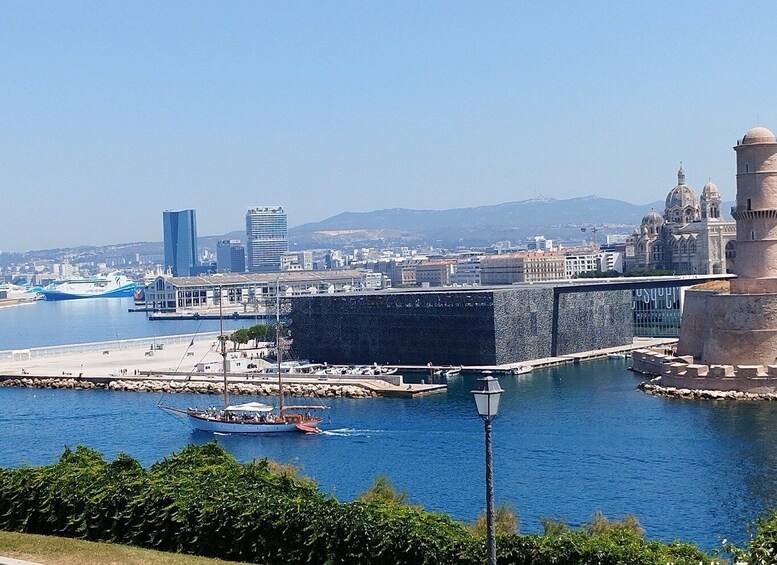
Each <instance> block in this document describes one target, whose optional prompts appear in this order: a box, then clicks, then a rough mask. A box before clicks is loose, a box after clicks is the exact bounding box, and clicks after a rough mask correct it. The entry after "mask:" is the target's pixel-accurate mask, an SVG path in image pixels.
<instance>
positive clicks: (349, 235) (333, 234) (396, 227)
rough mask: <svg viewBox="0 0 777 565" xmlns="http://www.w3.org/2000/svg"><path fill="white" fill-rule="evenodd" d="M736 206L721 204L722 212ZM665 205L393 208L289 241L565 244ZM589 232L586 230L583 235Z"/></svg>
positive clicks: (303, 230)
mask: <svg viewBox="0 0 777 565" xmlns="http://www.w3.org/2000/svg"><path fill="white" fill-rule="evenodd" d="M731 204H732V203H723V209H724V211H727V210H728V209H729V208H730V205H731ZM651 208H653V209H655V210H658V211H663V209H664V202H663V201H657V202H652V203H649V204H631V203H629V202H624V201H622V200H616V199H613V198H599V197H597V196H584V197H580V198H570V199H566V200H557V199H553V198H547V199H532V200H523V201H519V202H507V203H505V204H497V205H493V206H478V207H473V208H455V209H451V210H410V209H406V208H391V209H386V210H376V211H373V212H343V213H342V214H337V215H336V216H332V217H331V218H327V219H325V220H322V221H320V222H314V223H309V224H303V225H301V226H297V227H295V228H292V229H291V230H290V232H289V238H290V240H291V241H292V242H293V243H295V244H296V246H297V247H299V248H304V247H310V248H317V247H339V246H347V245H354V246H362V245H374V244H376V243H382V244H384V245H422V244H430V245H441V246H444V247H457V246H485V245H489V244H491V243H494V242H496V241H502V240H509V241H512V242H523V241H524V240H525V238H527V237H531V236H533V235H536V234H542V235H545V236H546V237H549V238H554V239H558V240H564V241H580V242H582V241H583V240H590V238H591V232H590V228H591V227H593V226H596V227H597V228H599V233H600V234H601V235H600V236H599V240H600V241H602V240H603V239H604V235H606V234H608V233H631V232H632V231H633V230H634V228H635V227H636V226H637V225H639V223H640V222H641V220H642V217H643V216H644V215H645V214H646V213H647V212H648V211H649V210H650V209H651ZM581 228H586V231H585V232H583V231H581Z"/></svg>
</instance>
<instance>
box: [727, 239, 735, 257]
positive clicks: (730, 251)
mask: <svg viewBox="0 0 777 565" xmlns="http://www.w3.org/2000/svg"><path fill="white" fill-rule="evenodd" d="M736 256H737V242H736V241H729V242H728V243H727V244H726V261H732V260H734V259H736Z"/></svg>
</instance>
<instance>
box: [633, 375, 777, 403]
mask: <svg viewBox="0 0 777 565" xmlns="http://www.w3.org/2000/svg"><path fill="white" fill-rule="evenodd" d="M660 383H661V378H658V379H655V381H651V382H647V383H640V384H639V385H638V386H637V389H638V390H641V391H642V392H645V393H647V394H651V395H653V396H663V397H666V398H684V399H686V400H777V393H774V392H763V393H758V392H743V391H740V390H705V389H694V388H678V387H674V386H662V385H661V384H660Z"/></svg>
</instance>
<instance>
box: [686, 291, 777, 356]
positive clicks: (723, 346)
mask: <svg viewBox="0 0 777 565" xmlns="http://www.w3.org/2000/svg"><path fill="white" fill-rule="evenodd" d="M677 351H678V352H679V353H681V354H683V355H692V356H693V358H694V359H696V360H697V361H698V362H699V363H703V364H706V365H723V364H730V365H748V364H749V365H753V364H756V365H768V364H773V363H775V362H777V358H776V357H775V355H776V354H777V294H729V293H725V292H714V291H700V290H692V289H690V290H688V291H687V292H686V293H685V306H684V309H683V317H682V323H681V325H680V339H679V342H678V344H677Z"/></svg>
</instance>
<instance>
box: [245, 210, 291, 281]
mask: <svg viewBox="0 0 777 565" xmlns="http://www.w3.org/2000/svg"><path fill="white" fill-rule="evenodd" d="M246 236H247V240H246V241H247V250H246V251H247V263H248V270H249V271H251V272H253V273H261V272H268V271H279V270H280V268H281V255H283V254H284V253H285V252H286V251H288V250H289V230H288V227H287V224H286V213H285V212H284V211H283V208H281V207H280V206H265V207H262V208H249V209H248V212H246Z"/></svg>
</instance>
